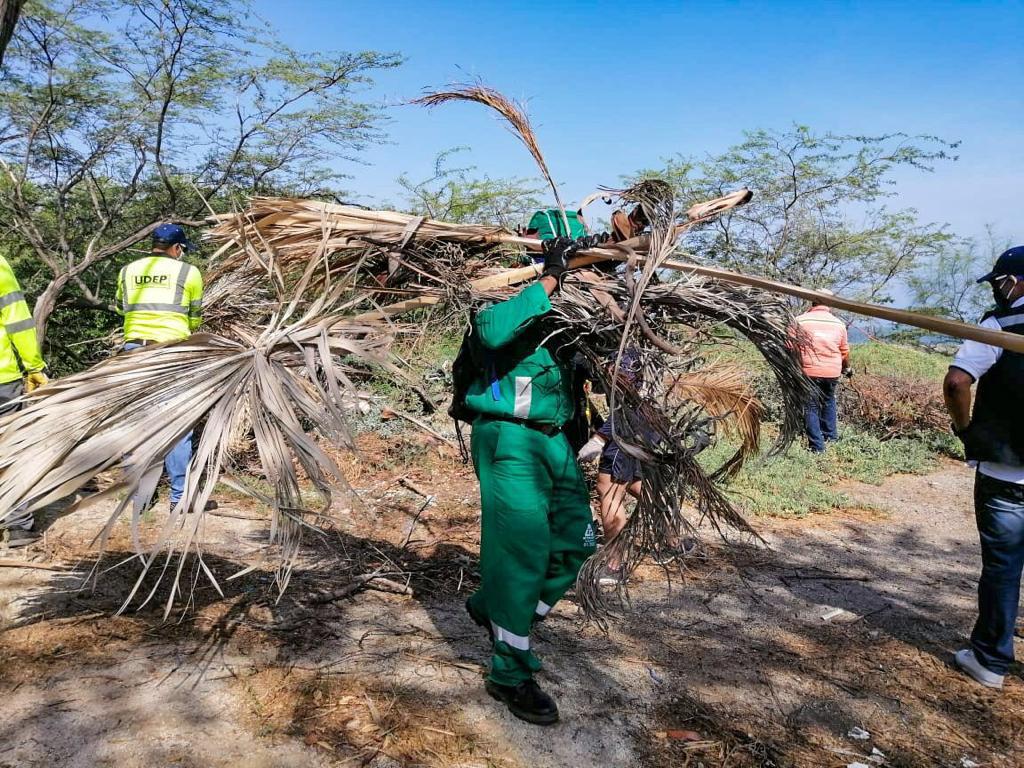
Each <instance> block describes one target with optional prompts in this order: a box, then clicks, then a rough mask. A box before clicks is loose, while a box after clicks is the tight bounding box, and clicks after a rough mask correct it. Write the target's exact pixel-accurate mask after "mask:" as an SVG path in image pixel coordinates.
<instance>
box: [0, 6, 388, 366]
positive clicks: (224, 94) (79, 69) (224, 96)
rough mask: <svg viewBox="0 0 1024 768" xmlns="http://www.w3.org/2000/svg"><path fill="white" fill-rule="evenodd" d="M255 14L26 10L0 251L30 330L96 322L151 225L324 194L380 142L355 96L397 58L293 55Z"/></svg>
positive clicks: (8, 81) (0, 75)
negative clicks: (86, 319)
mask: <svg viewBox="0 0 1024 768" xmlns="http://www.w3.org/2000/svg"><path fill="white" fill-rule="evenodd" d="M253 18H254V17H253V16H252V13H251V10H250V8H249V7H248V5H247V4H246V3H245V2H244V0H222V1H221V2H217V3H214V2H210V0H29V2H27V3H26V5H25V7H24V9H23V11H22V17H21V19H20V20H19V23H18V27H17V29H16V31H15V34H14V37H13V39H12V42H11V45H10V48H9V49H8V51H7V56H6V58H5V60H4V64H3V70H2V71H0V238H2V243H3V244H4V246H5V249H6V250H7V252H8V253H12V254H13V255H14V257H15V260H16V262H17V265H18V268H19V274H21V275H22V276H24V278H25V280H26V282H27V283H28V284H29V285H31V286H32V288H35V289H37V290H38V291H39V293H38V298H37V300H36V305H35V311H34V314H35V318H36V323H37V327H38V328H39V330H40V332H41V333H43V334H45V332H46V329H47V321H48V319H49V318H50V316H51V315H52V314H53V312H54V311H55V309H56V308H57V307H58V305H59V306H61V307H62V309H72V308H75V307H81V306H89V307H94V308H97V309H100V310H107V311H108V312H109V310H110V307H109V302H110V300H111V298H112V296H113V292H114V285H113V283H112V281H111V278H112V276H114V275H116V274H117V268H118V267H119V266H120V264H121V263H124V262H125V261H128V260H130V259H131V258H135V257H136V256H137V254H136V253H132V252H131V251H130V250H129V249H130V248H132V247H133V246H135V244H137V243H139V242H140V241H142V240H144V239H145V238H146V237H147V236H148V235H149V234H150V233H151V232H152V229H153V228H154V227H155V226H156V225H157V224H158V223H160V222H162V221H168V220H171V221H180V222H185V223H191V224H199V223H201V220H202V219H203V218H204V217H205V216H206V215H207V214H208V213H209V212H211V210H212V211H220V210H224V209H226V208H228V207H230V206H231V205H232V204H234V203H236V202H238V201H239V200H240V199H241V198H243V197H244V196H247V195H251V194H267V193H291V194H309V193H314V192H323V191H330V190H331V189H332V187H333V185H335V184H336V183H338V181H339V176H338V174H337V173H336V171H334V170H332V164H333V163H334V162H335V161H337V160H339V159H343V158H350V157H351V156H353V155H354V154H356V153H358V152H359V150H361V149H362V148H363V147H364V146H365V145H367V144H368V143H371V142H377V141H380V140H381V139H382V137H383V134H382V132H381V125H382V119H383V118H382V114H381V111H380V109H379V108H378V106H376V105H374V104H373V103H370V102H368V101H366V100H365V97H363V98H360V92H361V91H363V90H364V89H365V88H366V86H367V85H368V84H369V83H370V82H371V77H372V75H373V74H374V73H376V72H378V71H380V70H382V69H384V68H388V67H393V66H396V65H397V64H398V63H399V59H398V57H397V56H396V55H394V54H386V53H377V52H373V51H364V52H358V53H303V52H299V51H295V50H292V49H290V48H288V47H286V46H284V45H282V44H281V43H279V42H277V40H276V36H275V34H274V32H273V30H270V29H267V28H265V27H264V26H261V25H260V24H259V23H258V22H255V21H251V19H253ZM113 322H114V318H113V317H108V318H106V319H104V320H102V321H100V322H98V323H97V325H98V327H96V328H93V327H89V328H88V329H87V330H88V331H89V332H93V331H102V330H103V329H109V328H110V327H111V325H112V323H113ZM86 325H87V326H88V325H90V323H86ZM68 343H69V344H70V342H68ZM68 348H69V349H70V347H68Z"/></svg>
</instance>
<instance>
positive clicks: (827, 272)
mask: <svg viewBox="0 0 1024 768" xmlns="http://www.w3.org/2000/svg"><path fill="white" fill-rule="evenodd" d="M956 146H957V145H956V144H949V143H947V142H944V141H942V140H941V139H938V138H935V137H932V136H915V137H909V136H906V135H904V134H899V133H896V134H887V135H883V136H839V135H835V134H830V133H826V134H816V133H815V132H813V131H812V130H810V129H809V128H807V127H804V126H794V127H793V128H792V129H790V130H788V131H783V132H774V131H754V132H752V133H747V134H746V137H745V139H744V141H743V142H742V143H740V144H738V145H736V146H734V147H732V148H730V149H729V150H727V151H726V152H724V153H723V154H720V155H717V156H712V157H709V158H707V159H705V160H693V159H688V158H684V157H678V158H674V159H671V160H669V161H668V162H667V163H666V166H665V168H663V169H660V170H645V171H641V172H640V173H639V174H638V175H639V176H640V177H651V176H655V177H660V178H664V179H666V180H668V181H670V182H671V183H672V184H673V185H674V186H675V188H676V190H677V194H679V196H680V197H681V199H683V200H697V199H706V198H708V197H714V196H716V195H719V194H722V191H724V190H728V189H731V188H733V187H735V186H737V185H738V183H740V182H742V183H743V184H746V185H747V186H749V187H750V188H751V189H752V190H754V192H755V195H754V199H753V201H752V202H751V204H750V205H747V206H745V207H743V208H741V209H737V210H736V211H733V212H731V213H730V214H729V215H726V216H723V217H721V218H720V219H719V220H718V221H716V222H715V223H714V224H713V225H712V226H711V227H709V228H708V229H706V230H704V231H703V232H701V233H699V234H698V235H697V237H696V238H695V239H696V240H698V241H699V242H697V243H695V244H694V250H695V252H699V253H701V254H702V255H703V256H705V257H706V258H708V259H709V260H710V261H712V262H713V263H716V264H718V265H721V266H726V267H730V268H733V269H737V270H739V271H743V272H754V273H756V274H762V275H766V276H768V277H771V278H775V279H779V280H785V281H788V282H792V283H796V284H798V285H808V286H816V287H828V288H832V289H834V290H836V291H838V292H840V293H842V294H843V295H848V296H851V297H857V298H862V299H866V300H871V301H888V300H890V299H891V296H890V295H889V290H890V289H891V288H892V287H893V285H894V284H895V282H896V281H897V280H898V279H900V278H904V277H906V276H907V275H908V274H909V273H910V271H911V270H913V269H914V268H915V267H916V266H917V265H918V264H920V263H921V262H922V261H924V260H926V259H929V258H931V257H932V256H933V254H934V253H935V252H936V250H937V249H939V248H941V247H942V246H943V244H944V243H946V242H947V241H948V240H949V238H950V235H949V234H948V233H947V232H946V231H945V228H944V227H942V226H936V225H934V224H921V223H920V222H919V221H918V219H917V212H916V211H914V210H912V209H908V210H900V211H890V210H888V209H886V208H885V205H884V203H885V201H886V200H887V199H888V198H890V197H891V196H892V195H893V194H894V192H893V191H892V185H893V184H894V179H893V176H894V174H895V173H896V172H897V171H898V170H899V169H900V168H907V167H909V168H914V169H918V170H921V171H930V170H931V169H932V167H933V165H934V164H935V163H936V162H938V161H941V160H955V159H956V158H955V157H953V156H952V155H951V154H950V152H951V151H952V150H953V149H955V147H956Z"/></svg>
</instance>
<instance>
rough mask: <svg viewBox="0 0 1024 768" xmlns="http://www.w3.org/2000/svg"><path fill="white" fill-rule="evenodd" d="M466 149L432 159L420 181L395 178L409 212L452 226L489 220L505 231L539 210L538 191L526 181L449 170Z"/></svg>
mask: <svg viewBox="0 0 1024 768" xmlns="http://www.w3.org/2000/svg"><path fill="white" fill-rule="evenodd" d="M467 149H468V147H455V148H453V149H449V150H446V151H444V152H441V153H440V154H439V155H438V156H437V157H436V158H435V159H434V173H433V175H432V176H431V177H430V178H428V179H424V180H423V181H420V182H414V181H412V180H411V179H410V178H409V177H408V176H407V175H404V174H403V175H402V176H399V177H398V184H399V186H400V187H401V188H402V189H403V190H404V191H405V198H406V200H405V205H404V206H403V207H404V208H407V209H408V210H409V211H410V212H411V213H415V214H417V215H422V216H428V217H430V218H432V219H440V220H441V221H450V222H452V223H453V224H470V223H475V222H480V221H490V222H494V223H495V224H498V225H499V226H502V227H504V228H505V229H508V230H514V229H515V228H516V225H518V224H522V223H525V220H526V217H527V216H529V214H530V213H532V212H533V211H535V210H537V209H538V208H540V207H541V205H542V203H541V197H540V196H541V194H542V191H543V190H542V189H541V188H540V187H539V186H538V185H537V184H536V183H534V182H533V181H532V180H530V179H522V178H508V179H492V178H491V177H490V176H487V175H484V176H476V175H474V174H475V172H476V170H477V169H476V168H475V167H474V166H459V167H453V166H452V165H450V163H449V161H450V160H451V159H452V157H453V156H454V155H455V154H456V153H459V152H463V151H465V150H467Z"/></svg>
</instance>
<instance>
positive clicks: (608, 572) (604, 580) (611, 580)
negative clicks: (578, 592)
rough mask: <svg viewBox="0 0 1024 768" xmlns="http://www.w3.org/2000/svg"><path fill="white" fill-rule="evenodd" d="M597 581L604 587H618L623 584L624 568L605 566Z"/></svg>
mask: <svg viewBox="0 0 1024 768" xmlns="http://www.w3.org/2000/svg"><path fill="white" fill-rule="evenodd" d="M597 583H598V584H600V585H601V586H602V587H617V586H619V585H620V584H622V568H621V567H620V568H615V569H612V568H609V567H608V566H605V567H604V569H603V571H602V572H601V575H600V576H599V577H598V579H597Z"/></svg>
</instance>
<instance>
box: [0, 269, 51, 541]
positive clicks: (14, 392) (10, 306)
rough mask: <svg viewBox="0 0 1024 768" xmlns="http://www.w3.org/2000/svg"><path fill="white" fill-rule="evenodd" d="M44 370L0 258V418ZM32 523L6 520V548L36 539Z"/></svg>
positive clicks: (24, 308) (27, 518)
mask: <svg viewBox="0 0 1024 768" xmlns="http://www.w3.org/2000/svg"><path fill="white" fill-rule="evenodd" d="M45 367H46V363H44V362H43V357H42V355H41V354H40V352H39V340H38V339H37V338H36V324H35V321H34V320H33V319H32V313H31V312H29V310H28V304H26V303H25V296H24V295H23V294H22V292H21V286H20V285H18V279H17V278H16V277H15V276H14V271H13V270H12V269H11V265H10V264H8V263H7V260H6V259H5V258H3V257H2V256H0V415H3V414H7V413H13V412H14V411H16V410H18V408H19V407H21V403H18V402H12V401H14V400H16V398H18V397H20V396H21V394H22V392H23V391H24V392H31V391H32V390H34V389H36V388H38V387H41V386H43V384H45V383H46V382H47V381H49V379H47V377H46V374H45V373H43V368H45ZM23 379H24V383H22V380H23ZM34 522H35V521H34V519H33V517H32V513H31V512H27V513H23V514H20V515H19V514H17V513H16V514H15V515H14V516H12V517H11V518H9V519H8V520H7V521H6V522H5V523H4V528H5V529H6V530H5V531H4V538H5V539H6V541H7V545H8V546H10V547H18V546H24V545H26V544H30V543H31V542H33V541H35V540H36V539H37V538H39V536H38V535H37V534H35V533H32V526H33V524H34Z"/></svg>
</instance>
